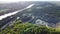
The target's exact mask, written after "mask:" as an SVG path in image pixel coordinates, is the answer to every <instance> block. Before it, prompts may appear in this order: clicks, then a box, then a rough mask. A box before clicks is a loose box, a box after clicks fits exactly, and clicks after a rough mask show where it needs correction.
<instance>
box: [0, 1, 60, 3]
mask: <svg viewBox="0 0 60 34" xmlns="http://www.w3.org/2000/svg"><path fill="white" fill-rule="evenodd" d="M21 1H60V0H0V3H15V2H21Z"/></svg>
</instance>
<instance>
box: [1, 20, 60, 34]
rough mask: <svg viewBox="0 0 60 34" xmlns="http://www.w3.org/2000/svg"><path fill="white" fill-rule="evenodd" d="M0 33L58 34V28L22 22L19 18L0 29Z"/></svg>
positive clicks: (59, 31)
mask: <svg viewBox="0 0 60 34" xmlns="http://www.w3.org/2000/svg"><path fill="white" fill-rule="evenodd" d="M0 34H60V30H58V29H55V28H50V27H46V26H41V25H36V24H32V23H22V22H21V21H20V20H19V21H16V22H15V23H14V24H13V25H12V26H11V25H10V26H7V27H6V28H5V29H4V30H2V31H0Z"/></svg>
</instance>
